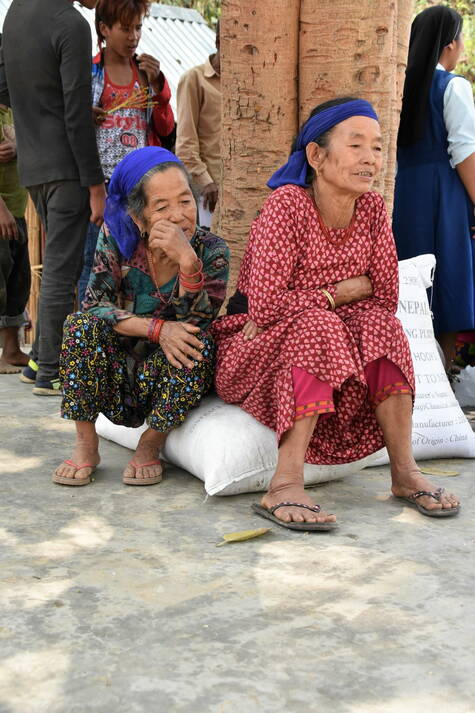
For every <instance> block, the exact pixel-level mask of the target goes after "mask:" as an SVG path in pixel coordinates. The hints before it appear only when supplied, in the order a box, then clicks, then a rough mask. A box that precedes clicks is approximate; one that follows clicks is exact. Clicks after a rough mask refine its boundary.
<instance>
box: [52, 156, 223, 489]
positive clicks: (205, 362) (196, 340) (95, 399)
mask: <svg viewBox="0 0 475 713" xmlns="http://www.w3.org/2000/svg"><path fill="white" fill-rule="evenodd" d="M228 263H229V252H228V248H227V246H226V244H225V243H224V241H223V240H221V238H219V237H217V236H216V235H213V234H211V233H209V232H205V231H203V230H201V229H199V228H197V227H196V203H195V200H194V197H193V194H192V191H191V188H190V184H189V180H188V176H187V174H186V171H185V169H184V168H183V165H182V164H181V162H180V161H179V160H178V159H177V158H176V156H175V155H174V154H172V153H171V152H169V151H166V150H165V149H162V148H158V147H146V148H143V149H139V150H137V151H134V152H132V153H130V154H128V156H126V157H125V158H124V159H123V160H122V161H121V162H120V163H119V164H118V166H117V168H116V169H115V171H114V173H113V175H112V179H111V182H110V184H109V193H108V198H107V205H106V212H105V225H104V228H103V231H102V233H101V235H100V237H99V241H98V245H97V250H96V256H95V261H94V268H93V272H92V274H91V278H90V281H89V285H88V288H87V292H86V300H85V303H84V308H85V311H84V312H82V313H77V314H73V315H70V316H69V317H68V319H67V320H66V322H65V327H64V342H63V347H62V352H61V360H60V378H61V383H62V388H63V402H62V416H63V418H66V419H71V420H73V421H75V423H76V444H75V447H74V450H73V453H72V456H71V458H70V459H67V460H65V461H64V462H63V463H62V464H61V465H60V466H59V467H58V468H56V470H55V472H54V474H53V481H54V482H55V483H60V484H62V485H86V484H87V483H90V482H91V474H92V473H93V471H94V469H95V468H96V466H97V465H98V463H99V451H98V438H97V435H96V430H95V426H94V422H95V420H96V418H97V416H98V414H99V413H100V412H102V413H104V414H105V415H106V416H107V418H109V419H110V420H111V421H113V422H114V423H116V424H120V425H125V426H140V425H141V424H142V423H143V421H144V420H145V419H146V420H147V422H148V426H149V427H148V429H147V430H146V431H145V432H144V433H143V434H142V436H141V438H140V441H139V444H138V447H137V450H136V452H135V455H134V457H133V458H132V460H131V461H130V462H129V463H128V464H127V466H126V468H125V470H124V474H123V482H124V483H126V484H128V485H152V484H154V483H158V482H160V480H161V478H162V465H161V463H160V460H159V458H158V455H159V452H160V450H161V448H162V447H163V445H164V443H165V440H166V437H167V435H168V433H169V432H170V430H171V429H172V428H175V427H176V426H178V425H180V424H181V423H182V422H183V421H184V419H185V418H186V415H187V413H188V412H189V411H190V409H192V408H193V407H195V406H196V405H197V404H198V403H199V402H200V400H201V398H202V397H203V396H204V395H205V394H206V393H207V392H208V390H209V389H210V387H211V385H212V382H213V370H214V343H213V339H212V337H211V335H210V334H209V331H208V328H209V326H210V324H211V322H212V321H213V319H214V318H215V317H216V315H217V313H218V311H219V309H220V307H221V304H222V302H223V300H224V297H225V293H226V284H227V279H228Z"/></svg>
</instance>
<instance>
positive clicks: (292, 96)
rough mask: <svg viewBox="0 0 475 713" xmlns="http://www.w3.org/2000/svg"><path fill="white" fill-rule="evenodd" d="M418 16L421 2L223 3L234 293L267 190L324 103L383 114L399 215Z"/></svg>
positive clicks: (387, 182) (385, 189) (227, 206)
mask: <svg viewBox="0 0 475 713" xmlns="http://www.w3.org/2000/svg"><path fill="white" fill-rule="evenodd" d="M412 10H413V0H378V1H377V0H360V1H359V2H357V3H348V2H347V0H287V2H283V0H274V1H273V0H261V2H259V3H256V2H255V0H252V1H251V0H224V1H223V12H222V16H221V54H222V57H221V73H222V90H223V124H222V126H223V138H222V156H223V181H222V186H223V188H222V198H221V220H220V227H219V232H220V234H221V235H223V237H224V238H225V239H226V240H227V241H228V244H229V245H230V247H231V250H232V270H231V283H230V289H232V287H233V285H234V282H235V278H236V274H237V271H238V269H239V264H240V260H241V256H242V254H243V252H244V249H245V246H246V243H247V235H248V232H249V227H250V224H251V222H252V220H253V219H254V217H255V215H256V213H257V210H258V209H259V207H260V206H261V204H262V202H263V200H264V198H265V196H266V194H267V189H266V187H265V183H266V181H267V180H268V178H269V177H270V175H271V174H272V173H273V172H274V171H275V170H276V168H278V167H279V165H281V164H282V163H284V161H285V160H286V159H287V156H288V152H289V147H290V144H291V140H292V138H293V136H294V135H295V134H296V132H297V129H298V126H299V125H300V124H301V123H302V122H303V121H304V120H305V119H306V118H307V116H308V114H309V112H310V110H311V109H312V108H313V107H314V106H315V105H317V104H319V103H320V102H322V101H325V100H327V99H331V98H334V97H336V96H342V95H352V96H358V97H362V98H364V99H368V100H369V101H371V103H372V104H374V106H375V108H376V111H377V112H378V115H379V119H380V122H381V128H382V134H383V140H384V150H385V158H386V160H385V161H384V164H383V166H384V167H383V171H382V174H381V176H380V178H379V181H378V184H377V185H376V186H375V188H376V190H379V191H381V192H382V193H383V195H384V197H385V199H386V203H387V205H388V209H389V210H391V206H392V202H393V190H394V173H395V157H396V137H397V130H398V126H399V112H400V106H401V95H402V86H403V81H404V70H405V66H406V59H407V47H408V40H409V27H410V21H411V15H412ZM297 63H298V66H297ZM297 85H298V86H297Z"/></svg>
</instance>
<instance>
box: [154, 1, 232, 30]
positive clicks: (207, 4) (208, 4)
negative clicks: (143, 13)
mask: <svg viewBox="0 0 475 713" xmlns="http://www.w3.org/2000/svg"><path fill="white" fill-rule="evenodd" d="M164 4H165V5H178V6H179V7H189V8H192V9H193V10H198V12H199V13H201V14H202V15H203V17H204V19H205V20H206V22H207V23H208V25H209V26H210V27H212V28H213V30H214V29H215V27H216V23H217V22H218V19H219V16H220V14H221V0H165V3H164Z"/></svg>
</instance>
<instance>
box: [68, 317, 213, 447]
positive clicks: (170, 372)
mask: <svg viewBox="0 0 475 713" xmlns="http://www.w3.org/2000/svg"><path fill="white" fill-rule="evenodd" d="M197 336H198V338H199V339H201V341H202V342H203V343H204V345H205V348H204V350H203V352H202V354H203V361H202V362H195V366H194V367H193V368H192V369H186V368H185V367H183V369H177V368H176V367H174V366H172V365H171V364H170V363H169V362H168V360H167V358H166V357H165V354H164V353H163V351H162V349H161V347H158V346H156V345H152V344H149V343H148V342H146V341H143V340H131V339H130V338H124V337H121V336H120V335H118V334H117V332H115V331H114V329H113V328H112V326H111V325H110V324H109V323H108V322H106V321H105V320H103V319H100V318H98V317H94V316H93V315H89V314H87V313H82V312H79V313H75V314H71V315H69V317H67V318H66V321H65V323H64V334H63V345H62V348H61V355H60V366H59V375H60V379H61V385H62V389H63V401H62V406H61V415H62V417H63V418H66V419H70V420H73V421H95V420H96V418H97V416H98V414H99V413H103V414H104V415H105V416H106V417H107V418H108V419H109V420H110V421H112V422H113V423H116V424H119V425H121V426H133V427H137V426H140V425H141V424H142V423H143V422H144V420H147V422H148V425H149V426H150V427H151V428H153V429H154V430H156V431H160V432H162V433H166V432H168V431H169V430H170V429H172V428H174V427H176V426H179V425H180V424H181V423H182V422H183V421H184V420H185V418H186V414H187V413H188V411H190V409H192V408H194V407H195V406H197V405H198V404H199V402H200V401H201V399H202V398H203V396H205V395H206V394H207V392H208V391H209V390H210V388H211V386H212V383H213V372H214V352H215V349H214V342H213V339H212V337H211V336H210V335H209V334H207V333H204V332H202V333H200V334H199V335H197ZM132 345H133V346H132Z"/></svg>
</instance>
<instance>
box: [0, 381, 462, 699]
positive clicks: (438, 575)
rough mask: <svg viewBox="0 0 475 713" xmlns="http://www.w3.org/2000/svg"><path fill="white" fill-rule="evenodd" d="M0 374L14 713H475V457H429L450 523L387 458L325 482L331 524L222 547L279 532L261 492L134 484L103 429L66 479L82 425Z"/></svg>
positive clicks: (2, 522)
mask: <svg viewBox="0 0 475 713" xmlns="http://www.w3.org/2000/svg"><path fill="white" fill-rule="evenodd" d="M0 379H1V382H0V477H1V482H2V499H1V505H0V508H1V510H0V512H1V519H0V552H1V569H0V711H1V713H162V712H163V713H280V712H282V713H283V712H284V711H286V712H289V713H301V712H302V711H308V712H309V713H314V712H317V711H331V713H425V712H426V711H428V710H430V712H431V713H474V712H475V676H474V663H475V655H474V647H473V643H474V641H475V616H474V581H475V579H474V574H475V565H474V554H473V551H474V542H475V527H474V512H475V509H474V505H473V497H472V495H473V490H474V484H475V478H474V477H473V476H474V463H473V461H464V460H456V461H455V460H452V461H439V462H438V463H434V465H437V466H438V467H439V468H449V469H455V470H457V471H459V473H460V475H459V476H458V477H452V478H448V477H440V476H439V477H438V478H433V480H434V482H435V483H437V485H439V484H442V485H444V486H446V487H448V488H452V489H454V490H455V491H456V492H457V493H458V494H459V495H461V496H462V498H463V500H464V502H465V506H464V509H463V511H462V512H461V514H460V515H459V516H458V517H456V518H454V519H449V520H433V519H428V518H425V517H423V516H421V515H419V514H418V513H417V512H416V511H415V510H413V509H411V508H410V507H405V506H404V504H401V503H400V502H398V501H394V500H393V499H392V498H391V497H389V495H388V492H389V489H388V469H387V468H386V467H385V468H380V469H371V470H367V471H361V472H355V474H354V475H353V476H350V477H348V478H346V479H345V480H342V481H340V482H333V483H329V484H326V485H323V486H319V487H318V488H316V489H315V491H316V492H315V497H316V498H317V499H318V500H319V501H320V502H321V503H322V504H324V506H325V507H326V508H328V509H330V510H331V511H332V512H336V513H337V514H338V516H339V518H340V523H341V526H340V529H339V530H338V531H336V532H333V533H316V534H315V533H313V534H301V533H295V532H291V531H288V530H285V529H283V528H280V527H278V526H274V527H272V530H271V532H269V533H267V534H266V535H264V536H263V537H261V538H258V539H255V540H250V541H247V542H241V543H236V544H232V545H226V546H224V547H220V548H217V547H216V543H217V542H219V541H220V540H221V536H222V535H223V534H224V533H228V532H233V531H236V530H244V529H249V528H254V527H262V526H265V525H266V521H264V520H262V519H260V518H259V517H258V516H256V515H254V514H253V513H252V512H251V510H250V507H249V506H250V503H252V502H253V501H255V499H256V496H255V495H243V496H236V497H232V498H208V499H206V498H205V495H204V492H203V488H202V484H201V483H200V482H199V481H198V480H196V479H195V478H193V477H192V476H190V475H188V474H187V473H184V472H180V471H178V470H176V469H173V468H168V469H167V472H166V479H165V480H164V482H163V483H162V484H161V485H158V486H153V487H148V488H133V487H127V486H124V485H122V483H121V470H122V468H123V466H124V464H125V462H126V461H127V459H128V457H129V452H128V451H126V450H125V449H123V448H121V447H120V446H117V445H114V444H112V443H110V442H103V443H102V444H101V451H102V458H103V465H102V466H101V468H100V469H99V470H98V472H97V474H96V480H95V482H94V483H92V484H91V485H90V486H87V487H84V488H77V489H73V488H68V487H61V486H56V485H53V484H52V483H51V482H50V474H51V472H52V470H53V468H54V467H55V466H56V465H57V463H58V462H59V461H60V460H61V459H62V458H63V457H67V456H68V455H69V446H70V443H71V442H72V438H73V425H72V424H71V423H68V422H65V421H61V420H60V419H59V417H58V412H59V399H58V398H57V397H50V398H45V397H37V396H33V395H32V394H31V389H30V387H28V386H27V385H24V384H21V383H20V382H19V381H18V377H16V376H2V377H0ZM426 465H427V464H426ZM269 524H270V523H269Z"/></svg>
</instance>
